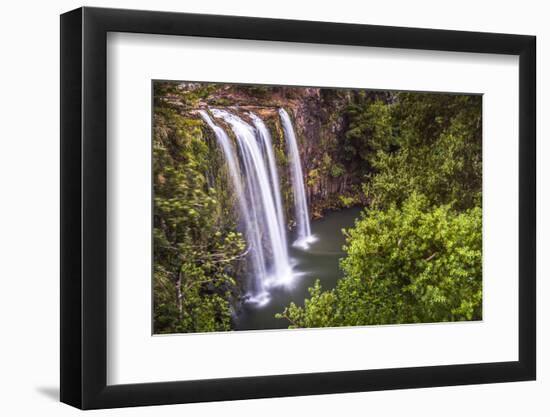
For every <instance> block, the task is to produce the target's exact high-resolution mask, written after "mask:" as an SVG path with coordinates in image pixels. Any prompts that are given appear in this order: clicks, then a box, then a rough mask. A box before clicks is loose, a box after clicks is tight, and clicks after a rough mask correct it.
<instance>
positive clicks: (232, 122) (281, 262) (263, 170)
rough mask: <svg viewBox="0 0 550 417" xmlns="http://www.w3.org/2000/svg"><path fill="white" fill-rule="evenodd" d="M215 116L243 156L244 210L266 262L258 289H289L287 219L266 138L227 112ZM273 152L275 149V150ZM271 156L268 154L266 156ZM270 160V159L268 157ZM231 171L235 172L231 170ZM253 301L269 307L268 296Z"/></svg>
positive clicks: (253, 295) (257, 296)
mask: <svg viewBox="0 0 550 417" xmlns="http://www.w3.org/2000/svg"><path fill="white" fill-rule="evenodd" d="M211 111H212V114H213V115H214V116H215V117H217V118H221V119H223V120H224V121H225V122H226V123H227V124H229V126H231V129H232V130H233V133H234V134H235V137H236V139H237V146H238V149H239V156H240V159H239V160H240V171H239V173H238V174H234V175H235V176H237V175H240V176H241V178H242V180H243V182H244V183H245V186H244V187H243V188H244V189H243V193H242V195H241V197H240V199H241V201H242V205H241V210H242V211H243V212H244V213H246V214H245V216H244V217H245V221H246V222H247V223H248V224H247V229H249V230H251V234H253V235H255V236H259V239H260V244H259V245H255V247H254V248H255V249H256V251H257V252H261V254H262V255H261V258H263V261H264V271H258V273H257V274H256V276H255V277H254V279H253V280H254V281H255V283H256V284H255V285H254V287H256V288H261V289H262V290H265V289H266V288H268V287H270V286H276V285H288V284H290V283H291V282H292V278H293V274H292V267H291V265H290V260H289V257H288V250H287V246H286V244H287V242H286V239H285V234H284V223H282V222H284V218H282V209H281V215H279V214H278V211H279V210H278V208H277V203H276V198H274V194H276V193H273V192H272V186H273V185H272V184H273V182H272V181H271V180H270V176H269V174H268V173H269V172H270V170H269V169H268V168H267V165H268V164H267V163H266V160H265V158H264V155H263V153H262V149H261V143H263V142H262V141H263V140H265V138H264V139H263V138H262V135H261V134H260V133H259V131H257V130H256V129H254V128H253V127H252V126H251V125H249V124H248V123H246V122H245V121H244V120H243V119H241V118H240V117H238V116H236V115H234V114H232V113H229V112H228V111H226V110H218V109H212V110H211ZM271 151H272V149H271ZM266 154H267V152H266ZM268 159H269V157H268ZM229 169H230V170H232V169H233V168H231V166H229ZM235 169H236V167H235ZM250 296H251V297H250V301H256V302H258V303H265V302H267V301H268V299H267V300H266V298H265V297H266V296H265V294H258V293H257V292H252V293H251V294H250Z"/></svg>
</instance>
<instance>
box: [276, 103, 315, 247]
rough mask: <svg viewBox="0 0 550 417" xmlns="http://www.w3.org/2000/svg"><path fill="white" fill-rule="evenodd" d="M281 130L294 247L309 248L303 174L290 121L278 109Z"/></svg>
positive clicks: (282, 110)
mask: <svg viewBox="0 0 550 417" xmlns="http://www.w3.org/2000/svg"><path fill="white" fill-rule="evenodd" d="M279 115H280V116H281V122H282V125H283V130H284V132H285V138H286V145H287V151H288V158H289V163H290V176H291V180H292V189H293V191H294V216H295V218H296V229H297V233H296V240H295V242H294V246H297V247H300V248H302V249H307V248H309V245H310V244H311V243H313V242H314V241H315V238H314V236H313V235H312V234H311V227H310V224H309V211H308V208H307V198H306V191H305V187H304V174H303V172H302V163H301V161H300V153H299V151H298V143H297V140H296V134H295V133H294V128H293V127H292V121H291V120H290V116H289V115H288V113H287V112H286V111H285V109H279Z"/></svg>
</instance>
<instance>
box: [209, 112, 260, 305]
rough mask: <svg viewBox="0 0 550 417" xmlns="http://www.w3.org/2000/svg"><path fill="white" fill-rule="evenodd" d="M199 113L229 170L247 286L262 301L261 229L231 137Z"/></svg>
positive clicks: (256, 298)
mask: <svg viewBox="0 0 550 417" xmlns="http://www.w3.org/2000/svg"><path fill="white" fill-rule="evenodd" d="M199 114H200V115H201V117H202V118H203V120H204V121H205V122H206V124H208V126H210V128H211V129H212V130H213V131H214V134H215V136H216V140H217V142H218V145H219V146H220V147H221V149H222V151H223V154H224V156H225V160H226V162H227V166H228V169H229V174H230V176H231V182H232V184H233V188H234V191H235V193H236V195H237V200H238V203H239V208H240V214H241V222H242V224H243V227H244V234H245V236H246V240H247V242H248V245H249V250H248V253H249V255H248V259H249V261H250V265H249V268H250V271H249V272H250V274H249V275H250V277H251V279H250V281H249V283H248V289H249V291H250V293H251V294H252V297H253V298H254V301H257V302H258V303H259V304H265V303H266V302H268V301H269V293H268V292H267V290H266V280H265V277H266V276H267V270H266V262H265V258H264V251H263V245H262V235H261V230H260V228H259V227H257V226H256V225H257V224H258V218H257V216H256V212H255V211H254V210H250V211H249V210H248V202H247V194H245V190H244V188H243V184H242V180H241V173H240V169H239V162H238V158H237V155H236V152H235V150H234V148H233V146H232V144H231V139H230V138H229V136H228V135H227V133H225V131H224V130H223V129H222V128H221V127H219V126H218V125H216V124H215V123H214V122H213V121H212V119H211V118H210V116H209V115H208V113H207V112H206V111H204V110H200V111H199Z"/></svg>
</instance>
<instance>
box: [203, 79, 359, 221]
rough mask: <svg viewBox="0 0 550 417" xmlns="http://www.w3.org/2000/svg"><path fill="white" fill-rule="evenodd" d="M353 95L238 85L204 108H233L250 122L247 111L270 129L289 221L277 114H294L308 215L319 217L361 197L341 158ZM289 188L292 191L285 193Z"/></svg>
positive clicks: (289, 202)
mask: <svg viewBox="0 0 550 417" xmlns="http://www.w3.org/2000/svg"><path fill="white" fill-rule="evenodd" d="M349 94H350V93H348V92H346V91H339V92H337V93H335V90H327V89H320V88H301V89H296V88H287V87H270V88H269V89H268V90H267V92H266V91H264V90H261V89H257V90H247V89H239V88H238V87H237V86H235V87H231V88H224V89H221V90H218V91H216V92H215V94H214V95H213V96H212V98H210V99H208V100H206V101H204V102H203V105H204V106H205V107H208V106H209V107H224V108H229V109H230V110H231V111H232V112H235V113H236V114H238V115H239V116H240V117H242V118H243V119H245V120H247V121H250V120H249V119H250V118H249V116H248V113H249V112H253V113H255V114H256V115H258V116H259V117H261V118H262V119H263V121H264V123H265V124H266V126H267V127H268V129H269V130H270V133H271V136H272V140H273V145H274V148H275V154H276V159H277V165H278V168H279V176H280V182H281V190H282V193H283V195H282V198H283V201H284V205H285V211H286V215H287V218H288V219H289V221H290V222H292V221H293V219H292V218H291V216H292V210H291V207H292V205H293V201H292V198H293V197H292V195H291V194H292V193H291V191H290V189H291V187H290V176H289V170H288V157H287V149H286V141H285V138H284V133H283V129H282V125H281V120H280V118H279V113H278V110H279V108H281V107H283V108H284V109H285V110H286V111H287V112H288V113H289V115H290V117H291V119H292V122H293V125H294V130H295V132H296V135H297V139H298V147H299V152H300V157H301V163H302V168H303V174H304V184H305V186H306V194H307V198H308V203H309V207H310V216H311V217H313V218H318V217H321V216H322V215H323V212H324V211H326V210H329V209H339V208H342V207H343V206H345V205H347V204H346V203H345V201H344V200H342V198H341V197H342V196H344V197H345V196H351V195H355V196H357V194H358V190H357V189H356V187H355V185H356V184H357V181H356V179H355V178H354V176H353V174H352V172H351V168H350V167H349V166H347V165H346V162H345V161H343V160H342V150H343V145H344V142H343V141H344V134H345V131H346V128H347V125H346V120H345V116H344V115H345V112H346V108H347V106H348V103H349V98H350V96H349ZM287 190H288V191H287Z"/></svg>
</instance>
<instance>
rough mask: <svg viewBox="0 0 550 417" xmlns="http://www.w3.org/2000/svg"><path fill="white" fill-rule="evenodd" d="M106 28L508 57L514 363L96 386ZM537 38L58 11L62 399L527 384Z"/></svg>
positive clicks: (102, 341)
mask: <svg viewBox="0 0 550 417" xmlns="http://www.w3.org/2000/svg"><path fill="white" fill-rule="evenodd" d="M108 32H131V33H146V34H162V35H176V36H177V35H185V36H199V37H216V38H235V39H255V40H268V41H286V42H305V43H318V44H332V45H356V46H370V47H382V48H404V49H420V50H440V51H456V52H476V53H490V54H507V55H517V56H519V103H518V108H519V132H518V134H519V155H518V158H519V293H518V299H519V360H518V361H513V362H496V363H477V364H467V365H445V366H424V367H411V368H397V369H376V370H357V371H344V372H326V373H309V374H292V375H273V376H256V377H241V378H225V379H209V380H199V381H174V382H162V383H142V384H129V385H112V386H109V385H107V383H106V381H107V379H106V376H107V335H106V333H107V332H106V329H107V308H106V307H107V303H106V300H107V259H106V258H107V252H106V247H107V139H106V131H107V130H106V128H107V112H106V95H107V87H106V86H107V82H106V81H107V73H106V59H107V58H106V55H107V54H106V45H107V42H106V39H107V33H108ZM535 45H536V38H535V37H534V36H523V35H509V34H494V33H478V32H461V31H448V30H432V29H414V28H402V27H387V26H371V25H357V24H341V23H322V22H311V21H293V20H276V19H265V18H251V17H233V16H215V15H199V14H183V13H169V12H153V11H136V10H120V9H102V8H88V7H84V8H79V9H77V10H73V11H70V12H68V13H65V14H63V15H61V54H60V56H61V310H60V314H61V401H62V402H64V403H67V404H70V405H72V406H75V407H78V408H82V409H95V408H112V407H124V406H143V405H156V404H174V403H189V402H200V401H217V400H237V399H249V398H263V397H282V396H298V395H312V394H327V393H343V392H357V391H375V390H388V389H401V388H420V387H434V386H448V385H463V384H481V383H495V382H507V381H525V380H534V379H535V377H536V314H535V309H536V308H535V301H536V294H535V293H536V282H535V279H536V277H535V272H536V268H535V261H536V259H535V257H536V252H535V249H536V188H535V182H536V157H535V153H536V143H535V142H536V140H535V134H536V129H535V124H536V120H535V107H536V91H535V87H536V81H535V80H536V69H535V67H536V65H535V63H536V52H535V51H536V47H535Z"/></svg>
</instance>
